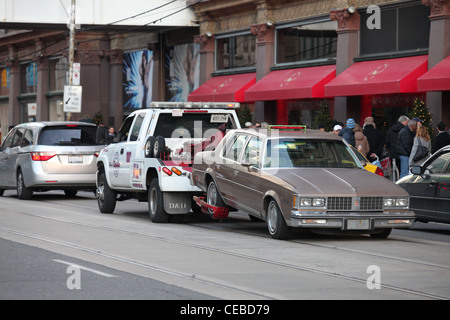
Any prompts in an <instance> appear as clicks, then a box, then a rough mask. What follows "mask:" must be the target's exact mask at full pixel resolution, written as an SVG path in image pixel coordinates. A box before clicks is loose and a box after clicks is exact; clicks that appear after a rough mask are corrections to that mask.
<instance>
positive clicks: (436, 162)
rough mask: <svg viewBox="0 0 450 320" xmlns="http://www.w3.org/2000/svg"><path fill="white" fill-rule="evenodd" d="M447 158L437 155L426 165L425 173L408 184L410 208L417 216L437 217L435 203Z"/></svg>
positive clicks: (413, 178) (414, 177)
mask: <svg viewBox="0 0 450 320" xmlns="http://www.w3.org/2000/svg"><path fill="white" fill-rule="evenodd" d="M446 163H447V157H445V156H443V155H442V154H441V155H435V156H434V157H433V158H432V159H431V160H430V161H427V162H426V164H425V165H424V173H423V174H422V175H415V176H413V177H412V178H411V180H410V182H409V184H408V189H407V191H408V193H409V195H410V202H411V203H410V207H411V209H412V210H414V212H415V213H416V215H418V216H419V217H420V216H423V217H425V219H428V218H433V217H435V216H436V210H437V205H436V202H435V197H436V190H437V183H438V179H439V177H440V176H441V174H442V173H443V172H444V168H445V166H446Z"/></svg>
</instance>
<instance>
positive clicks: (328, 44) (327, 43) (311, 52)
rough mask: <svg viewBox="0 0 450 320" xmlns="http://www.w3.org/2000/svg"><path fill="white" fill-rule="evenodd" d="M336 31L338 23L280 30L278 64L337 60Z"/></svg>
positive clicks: (278, 36)
mask: <svg viewBox="0 0 450 320" xmlns="http://www.w3.org/2000/svg"><path fill="white" fill-rule="evenodd" d="M336 29H337V22H336V21H323V22H317V23H308V24H298V25H291V26H288V27H282V28H279V29H278V30H277V33H276V35H277V42H276V47H277V49H276V63H277V64H280V63H293V62H304V61H311V60H319V59H334V58H336V52H337V33H336Z"/></svg>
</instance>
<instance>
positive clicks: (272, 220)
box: [267, 201, 278, 234]
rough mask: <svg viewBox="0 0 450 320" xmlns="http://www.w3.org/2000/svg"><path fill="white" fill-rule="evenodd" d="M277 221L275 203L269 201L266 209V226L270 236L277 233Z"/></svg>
mask: <svg viewBox="0 0 450 320" xmlns="http://www.w3.org/2000/svg"><path fill="white" fill-rule="evenodd" d="M277 219H278V217H277V208H276V205H275V202H273V201H271V202H270V203H269V207H268V208H267V225H268V227H269V232H270V234H274V233H275V232H276V231H277Z"/></svg>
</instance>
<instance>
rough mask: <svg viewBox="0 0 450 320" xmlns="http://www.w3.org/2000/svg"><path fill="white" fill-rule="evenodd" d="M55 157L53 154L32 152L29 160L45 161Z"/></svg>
mask: <svg viewBox="0 0 450 320" xmlns="http://www.w3.org/2000/svg"><path fill="white" fill-rule="evenodd" d="M54 156H56V153H54V152H32V153H31V160H33V161H47V160H50V159H51V158H53V157H54Z"/></svg>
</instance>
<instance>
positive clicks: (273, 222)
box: [266, 199, 290, 240]
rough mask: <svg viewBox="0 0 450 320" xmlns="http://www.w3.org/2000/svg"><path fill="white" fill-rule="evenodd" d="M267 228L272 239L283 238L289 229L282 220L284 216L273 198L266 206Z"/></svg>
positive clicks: (288, 232) (286, 235) (287, 234)
mask: <svg viewBox="0 0 450 320" xmlns="http://www.w3.org/2000/svg"><path fill="white" fill-rule="evenodd" d="M266 216H267V219H266V221H267V228H268V229H269V233H270V236H271V237H272V238H274V239H278V240H284V239H286V238H288V237H289V234H290V230H289V228H288V226H287V225H286V221H284V217H283V215H282V213H281V210H280V208H279V207H278V204H277V203H276V201H275V200H273V199H272V200H271V201H270V202H269V205H268V206H267V215H266Z"/></svg>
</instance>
